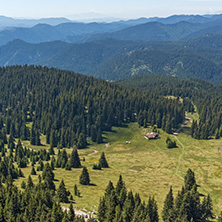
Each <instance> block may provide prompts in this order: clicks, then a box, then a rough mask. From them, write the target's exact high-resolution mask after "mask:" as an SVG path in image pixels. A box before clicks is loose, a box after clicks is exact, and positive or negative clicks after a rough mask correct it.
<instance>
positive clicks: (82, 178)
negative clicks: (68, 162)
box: [79, 167, 90, 185]
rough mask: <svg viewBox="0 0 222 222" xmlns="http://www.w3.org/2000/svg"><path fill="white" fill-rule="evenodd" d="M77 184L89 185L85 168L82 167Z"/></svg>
mask: <svg viewBox="0 0 222 222" xmlns="http://www.w3.org/2000/svg"><path fill="white" fill-rule="evenodd" d="M79 183H80V184H82V185H89V183H90V177H89V173H88V170H87V168H86V167H83V169H82V173H81V175H80V177H79Z"/></svg>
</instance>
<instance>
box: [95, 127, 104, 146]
mask: <svg viewBox="0 0 222 222" xmlns="http://www.w3.org/2000/svg"><path fill="white" fill-rule="evenodd" d="M96 142H97V143H98V144H100V143H102V142H103V138H102V132H101V129H100V128H99V129H98V131H97V137H96Z"/></svg>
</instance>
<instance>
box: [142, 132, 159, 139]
mask: <svg viewBox="0 0 222 222" xmlns="http://www.w3.org/2000/svg"><path fill="white" fill-rule="evenodd" d="M144 137H145V138H146V139H148V140H152V139H158V138H160V137H159V135H158V134H156V133H153V132H152V133H147V134H146V135H145V136H144Z"/></svg>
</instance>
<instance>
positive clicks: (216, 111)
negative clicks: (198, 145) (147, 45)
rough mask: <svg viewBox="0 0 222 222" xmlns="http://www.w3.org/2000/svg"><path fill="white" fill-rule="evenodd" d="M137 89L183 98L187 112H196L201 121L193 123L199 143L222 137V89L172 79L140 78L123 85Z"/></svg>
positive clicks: (185, 80)
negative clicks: (201, 140)
mask: <svg viewBox="0 0 222 222" xmlns="http://www.w3.org/2000/svg"><path fill="white" fill-rule="evenodd" d="M120 83H122V84H126V85H128V86H131V87H133V88H137V89H142V90H143V91H148V92H150V91H151V92H152V93H154V94H155V95H159V96H175V97H176V98H177V99H179V97H180V98H183V104H184V106H185V109H186V110H187V111H189V112H194V106H195V107H196V109H197V110H196V111H197V113H198V114H199V119H198V120H196V121H193V124H192V127H191V135H192V137H193V138H195V139H209V138H210V137H215V138H216V139H218V138H220V137H221V136H222V109H221V104H222V100H221V96H222V86H221V85H214V84H212V83H209V82H206V81H203V80H196V79H194V80H192V79H179V78H177V77H170V76H156V75H155V76H154V75H150V76H139V77H136V78H132V79H128V80H123V81H120Z"/></svg>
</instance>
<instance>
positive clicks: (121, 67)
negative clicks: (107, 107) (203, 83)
mask: <svg viewBox="0 0 222 222" xmlns="http://www.w3.org/2000/svg"><path fill="white" fill-rule="evenodd" d="M0 21H1V18H0ZM58 21H62V20H57V22H58ZM54 22H56V21H54ZM16 64H17V65H24V64H34V65H43V66H44V65H45V66H49V67H56V68H60V69H66V70H73V71H75V72H79V73H82V74H87V75H93V76H95V77H98V78H102V79H106V80H109V81H116V80H120V79H124V78H131V77H132V76H135V75H141V74H162V75H173V76H179V77H188V78H200V79H204V80H208V81H212V82H215V83H222V15H208V16H207V15H206V16H198V15H197V16H194V15H175V16H171V17H168V18H149V19H147V18H139V19H136V20H128V21H119V22H112V23H96V22H94V23H73V22H66V23H61V24H57V25H49V24H37V25H35V26H34V27H31V28H24V27H14V28H7V29H4V30H3V31H1V32H0V65H1V66H8V65H16Z"/></svg>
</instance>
